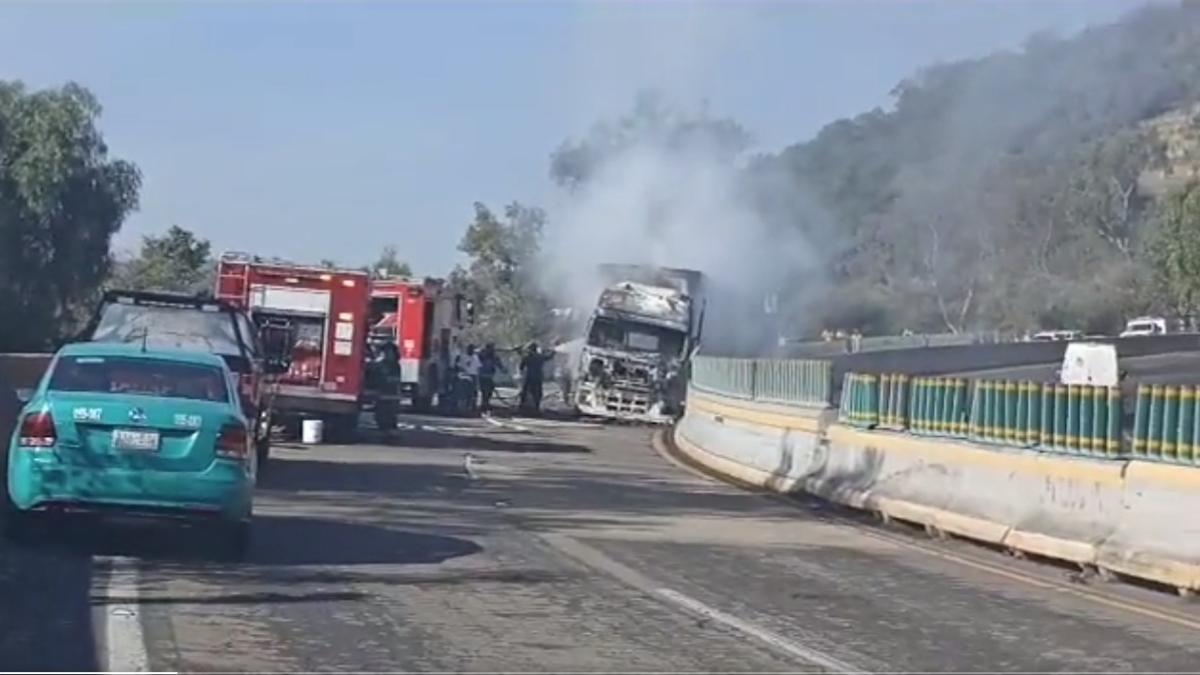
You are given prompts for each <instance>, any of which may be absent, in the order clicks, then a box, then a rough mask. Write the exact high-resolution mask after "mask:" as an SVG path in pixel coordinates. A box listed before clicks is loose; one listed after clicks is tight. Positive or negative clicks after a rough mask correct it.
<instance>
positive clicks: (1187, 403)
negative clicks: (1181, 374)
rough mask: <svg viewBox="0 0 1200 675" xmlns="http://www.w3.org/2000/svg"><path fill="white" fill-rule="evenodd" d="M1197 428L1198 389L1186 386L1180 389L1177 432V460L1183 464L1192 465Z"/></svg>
mask: <svg viewBox="0 0 1200 675" xmlns="http://www.w3.org/2000/svg"><path fill="white" fill-rule="evenodd" d="M1195 426H1196V388H1195V387H1194V386H1191V385H1184V386H1182V387H1180V388H1179V424H1178V426H1177V428H1176V431H1175V443H1176V446H1175V458H1176V461H1178V462H1180V463H1181V464H1191V463H1192V457H1193V455H1194V454H1195V452H1196V450H1195V446H1193V445H1192V436H1193V435H1194V432H1193V430H1192V429H1193V428H1194V427H1195Z"/></svg>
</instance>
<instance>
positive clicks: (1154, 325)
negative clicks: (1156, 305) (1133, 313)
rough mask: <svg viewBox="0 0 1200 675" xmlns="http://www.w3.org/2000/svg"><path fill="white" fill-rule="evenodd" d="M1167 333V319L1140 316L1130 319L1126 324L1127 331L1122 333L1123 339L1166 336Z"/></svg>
mask: <svg viewBox="0 0 1200 675" xmlns="http://www.w3.org/2000/svg"><path fill="white" fill-rule="evenodd" d="M1166 332H1167V320H1166V319H1164V318H1162V317H1159V316H1139V317H1138V318H1136V319H1130V320H1129V321H1128V322H1127V323H1126V324H1125V330H1123V331H1121V337H1134V336H1137V335H1165V334H1166Z"/></svg>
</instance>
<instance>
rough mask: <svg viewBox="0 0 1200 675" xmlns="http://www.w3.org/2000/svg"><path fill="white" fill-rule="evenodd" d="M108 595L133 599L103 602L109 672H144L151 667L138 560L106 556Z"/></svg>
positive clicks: (105, 650)
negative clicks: (140, 599) (140, 600)
mask: <svg viewBox="0 0 1200 675" xmlns="http://www.w3.org/2000/svg"><path fill="white" fill-rule="evenodd" d="M107 562H108V580H107V583H106V584H105V588H104V593H105V597H106V598H133V600H132V601H121V602H116V603H113V604H105V605H104V646H103V649H104V658H103V659H102V662H103V663H104V665H105V671H106V672H109V673H144V672H148V671H149V670H150V658H149V656H148V655H147V653H146V636H145V634H144V633H143V631H142V616H141V612H140V611H139V610H138V604H137V600H136V598H137V593H138V584H137V562H136V561H135V560H133V559H132V558H127V557H124V556H114V557H110V558H107Z"/></svg>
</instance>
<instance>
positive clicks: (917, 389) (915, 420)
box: [908, 377, 921, 433]
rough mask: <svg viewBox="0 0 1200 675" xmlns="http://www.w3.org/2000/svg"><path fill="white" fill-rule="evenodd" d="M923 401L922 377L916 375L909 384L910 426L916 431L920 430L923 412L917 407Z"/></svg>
mask: <svg viewBox="0 0 1200 675" xmlns="http://www.w3.org/2000/svg"><path fill="white" fill-rule="evenodd" d="M920 402H921V378H920V377H914V378H912V380H911V381H910V382H909V385H908V428H909V429H910V430H912V431H913V432H914V433H919V432H920V424H921V422H920V420H921V412H920V409H919V408H918V407H917V406H918V405H919V404H920Z"/></svg>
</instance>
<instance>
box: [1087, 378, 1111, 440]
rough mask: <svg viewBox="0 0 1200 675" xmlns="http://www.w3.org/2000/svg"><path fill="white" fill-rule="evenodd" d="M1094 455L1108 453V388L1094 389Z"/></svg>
mask: <svg viewBox="0 0 1200 675" xmlns="http://www.w3.org/2000/svg"><path fill="white" fill-rule="evenodd" d="M1091 450H1092V454H1093V455H1104V454H1106V453H1107V452H1108V387H1092V448H1091Z"/></svg>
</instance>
